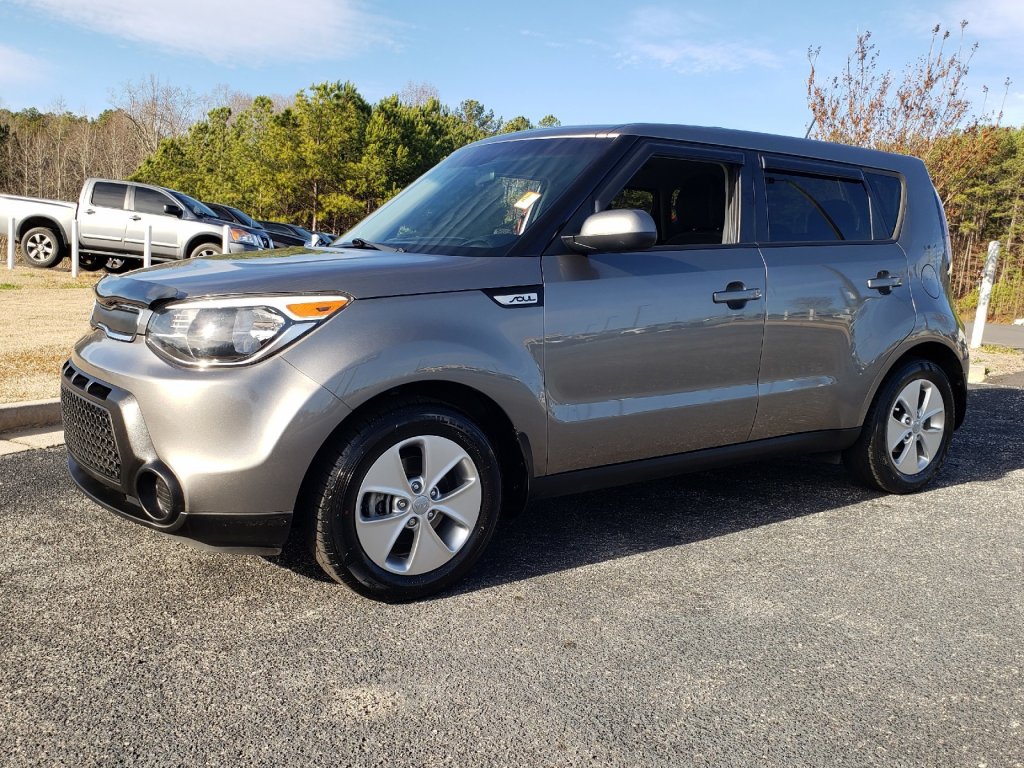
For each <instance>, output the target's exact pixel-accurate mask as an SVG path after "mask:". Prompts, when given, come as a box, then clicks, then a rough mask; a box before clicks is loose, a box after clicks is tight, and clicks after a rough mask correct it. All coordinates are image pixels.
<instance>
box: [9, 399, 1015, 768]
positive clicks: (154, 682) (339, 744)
mask: <svg viewBox="0 0 1024 768" xmlns="http://www.w3.org/2000/svg"><path fill="white" fill-rule="evenodd" d="M1022 422H1024V392H1022V391H1021V390H1019V389H1012V388H1000V387H987V386H986V387H981V388H978V389H975V390H973V391H972V392H971V395H970V412H969V414H968V422H967V425H966V426H965V427H964V429H962V430H961V431H960V432H959V433H957V435H956V438H955V440H954V442H953V448H952V454H951V456H950V459H949V461H948V462H947V464H946V466H945V467H944V468H943V471H942V473H941V475H940V477H939V480H938V482H937V483H936V484H935V485H934V487H932V488H931V489H930V490H928V491H926V492H924V493H920V494H917V495H913V496H904V497H896V496H884V495H880V494H877V493H873V492H869V491H866V490H863V489H861V488H859V487H857V486H855V485H853V484H851V482H850V481H849V480H848V479H847V476H846V475H845V474H844V472H843V471H842V469H841V468H839V467H836V466H833V465H829V464H825V463H819V462H814V461H810V460H796V461H778V462H762V463H759V464H756V465H751V466H746V467H742V468H733V469H731V470H724V471H717V472H707V473H702V474H697V475H690V476H685V477H680V478H675V479H671V480H665V481H659V482H652V483H646V484H642V485H635V486H629V487H625V488H620V489H615V490H611V491H602V492H594V493H588V494H584V495H579V496H576V497H570V498H564V499H558V500H552V501H546V502H543V503H536V504H533V505H532V506H531V507H530V508H529V509H528V510H527V512H525V513H524V514H522V515H520V516H518V517H516V518H514V519H511V520H506V521H505V522H504V525H503V528H502V530H501V531H500V532H499V535H498V536H497V537H496V539H495V541H494V543H493V544H492V547H491V549H490V550H489V552H488V553H487V555H485V560H484V561H482V562H481V564H480V565H479V566H478V568H477V569H476V571H475V572H474V573H473V575H472V576H471V578H470V579H469V580H468V581H466V582H465V583H464V584H462V585H461V586H460V588H459V589H457V590H456V591H454V592H452V593H449V594H446V595H443V596H441V597H439V598H436V599H433V600H429V601H426V602H422V603H418V604H412V605H403V606H386V605H381V604H377V603H373V602H370V601H367V600H365V599H363V598H360V597H358V596H357V595H355V594H354V593H352V592H351V591H349V590H347V589H346V588H344V587H342V586H340V585H337V584H334V583H332V582H329V581H325V580H324V579H323V578H322V577H321V576H320V575H319V573H318V571H317V569H316V567H315V566H314V565H313V564H311V563H310V561H309V559H308V558H307V557H305V556H304V555H303V554H302V553H301V552H299V551H295V550H289V551H288V552H287V553H286V554H285V556H283V557H280V558H274V559H264V558H259V557H251V556H248V557H247V556H235V555H220V554H215V553H210V552H205V551H200V550H195V549H192V548H190V547H187V546H185V545H182V544H178V543H175V542H173V541H170V540H168V539H166V538H162V537H160V536H159V535H157V534H155V533H152V532H150V531H148V530H146V529H144V528H142V527H140V526H137V525H134V524H132V523H129V522H127V521H123V520H121V519H119V518H116V517H115V516H113V515H111V514H110V513H107V512H105V511H103V510H102V509H100V508H99V507H97V506H96V505H94V504H92V503H90V502H88V501H86V500H85V499H83V498H82V497H81V496H80V495H79V494H78V493H77V492H75V490H74V489H73V488H72V485H71V483H70V481H69V480H68V478H67V476H66V472H65V468H64V453H63V449H61V448H52V449H45V450H34V451H28V452H25V453H17V454H12V455H9V456H4V457H0V763H2V764H3V765H5V766H41V765H67V766H94V765H96V766H99V765H102V766H117V765H125V766H128V765H130V766H150V765H154V766H157V765H158V766H163V765H168V766H172V765H189V766H193V765H196V766H202V765H211V766H213V765H215V766H225V765H268V766H270V765H274V766H279V765H302V766H320V765H324V766H326V765H330V766H344V765H357V766H363V765H385V764H386V765H389V766H435V765H457V766H489V765H494V766H547V765H551V766H563V765H622V766H627V765H628V766H670V765H671V766H705V765H706V766H753V765H757V766H802V765H807V766H810V765H814V766H824V765H828V766H856V767H857V768H861V767H863V766H870V765H886V766H892V765H895V766H904V765H906V766H971V767H972V768H974V767H977V766H986V768H989V767H990V768H995V766H1021V765H1024V738H1022V737H1024V724H1022V721H1024V684H1022V683H1024V681H1022V678H1021V667H1022V662H1024V653H1022V650H1021V649H1022V648H1024V601H1022V594H1024V589H1022V587H1024V578H1022V577H1024V514H1022V512H1024V450H1022V448H1024V445H1022V443H1024V431H1022V429H1021V427H1022Z"/></svg>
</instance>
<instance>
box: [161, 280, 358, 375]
mask: <svg viewBox="0 0 1024 768" xmlns="http://www.w3.org/2000/svg"><path fill="white" fill-rule="evenodd" d="M349 301H350V299H349V297H347V296H260V297H247V298H231V299H205V300H202V301H183V302H178V303H176V304H169V305H168V306H166V307H164V308H163V309H160V310H157V311H155V312H154V313H153V316H152V317H151V318H150V320H149V325H148V326H147V328H146V343H147V344H149V346H150V348H151V349H153V350H154V351H155V352H157V354H159V355H161V356H162V357H164V358H165V359H167V360H170V361H172V362H175V363H180V364H183V365H188V366H200V367H209V366H230V365H246V364H248V363H254V362H256V361H257V360H261V359H263V358H264V357H267V356H268V355H270V354H273V353H274V352H275V351H277V350H278V349H281V348H282V347H284V346H286V345H288V344H290V343H291V342H293V341H295V340H296V339H297V338H299V337H300V336H302V335H304V334H306V333H309V332H310V331H311V330H313V329H314V328H315V327H316V326H317V325H319V324H320V323H322V322H323V321H324V320H326V319H327V318H329V317H330V316H331V315H333V314H335V313H336V312H339V311H340V310H341V309H343V308H344V307H345V305H346V304H348V303H349Z"/></svg>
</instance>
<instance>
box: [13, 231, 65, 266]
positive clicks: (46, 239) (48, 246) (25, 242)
mask: <svg viewBox="0 0 1024 768" xmlns="http://www.w3.org/2000/svg"><path fill="white" fill-rule="evenodd" d="M21 253H22V255H23V256H24V257H25V262H26V263H27V264H28V265H29V266H30V267H39V268H41V269H47V268H49V267H55V266H57V265H58V264H60V262H61V260H63V258H64V244H63V243H62V242H61V241H60V239H59V238H58V237H57V235H56V233H55V232H54V231H53V230H52V229H50V228H49V227H33V228H32V229H30V230H29V231H28V232H26V233H25V234H24V235H22V237H21Z"/></svg>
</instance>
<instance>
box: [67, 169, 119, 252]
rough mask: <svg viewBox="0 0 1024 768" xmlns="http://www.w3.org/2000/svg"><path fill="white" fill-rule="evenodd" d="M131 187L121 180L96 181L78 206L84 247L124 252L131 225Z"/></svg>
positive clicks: (80, 234)
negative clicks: (129, 194) (126, 236)
mask: <svg viewBox="0 0 1024 768" xmlns="http://www.w3.org/2000/svg"><path fill="white" fill-rule="evenodd" d="M127 208H128V185H127V184H124V183H122V182H118V181H97V182H95V183H94V184H93V187H92V192H91V193H90V195H89V199H88V200H87V201H86V205H85V206H84V209H83V207H82V206H79V209H78V217H79V218H78V226H79V230H80V231H79V237H80V238H81V242H82V247H83V248H86V249H88V250H98V251H114V252H118V253H120V252H122V251H123V249H124V233H125V229H126V228H127V226H128V216H129V213H128V210H127Z"/></svg>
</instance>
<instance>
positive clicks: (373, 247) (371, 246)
mask: <svg viewBox="0 0 1024 768" xmlns="http://www.w3.org/2000/svg"><path fill="white" fill-rule="evenodd" d="M341 247H342V248H359V249H361V250H366V251H390V252H391V253H405V249H404V248H394V247H392V246H390V245H383V244H382V243H371V242H370V241H369V240H363V238H361V237H353V238H352V242H350V243H342V244H341Z"/></svg>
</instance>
